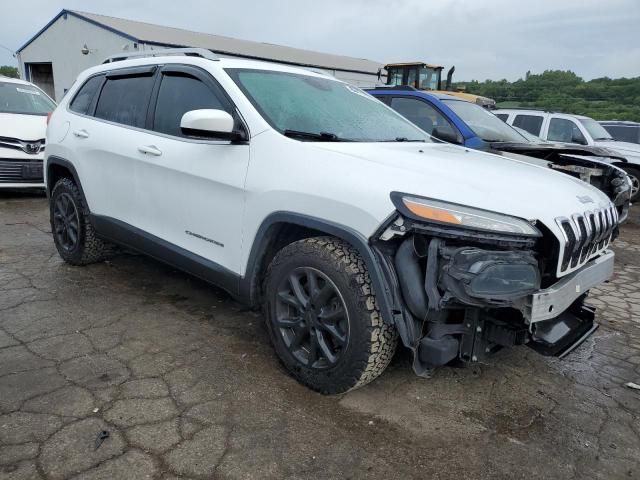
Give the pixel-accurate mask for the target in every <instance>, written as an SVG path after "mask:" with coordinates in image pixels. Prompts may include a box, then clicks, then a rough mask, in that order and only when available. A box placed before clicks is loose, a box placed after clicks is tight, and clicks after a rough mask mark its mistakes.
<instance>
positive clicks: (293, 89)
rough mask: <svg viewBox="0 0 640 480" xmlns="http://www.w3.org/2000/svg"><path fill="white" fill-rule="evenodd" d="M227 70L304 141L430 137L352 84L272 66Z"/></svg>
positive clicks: (279, 126) (279, 124) (267, 115)
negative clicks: (289, 71) (286, 70)
mask: <svg viewBox="0 0 640 480" xmlns="http://www.w3.org/2000/svg"><path fill="white" fill-rule="evenodd" d="M226 71H227V73H228V74H229V75H230V76H231V78H232V79H233V80H234V81H235V82H236V84H237V85H238V87H240V89H241V90H242V91H243V92H244V94H245V95H246V96H247V98H248V99H249V100H250V101H251V103H252V104H253V106H254V107H255V108H256V109H257V110H258V111H259V112H260V114H261V115H262V116H263V118H264V119H265V120H266V121H267V122H269V124H270V125H271V126H272V127H273V128H275V129H276V130H278V131H279V132H280V133H283V134H285V135H288V136H291V137H294V138H297V139H299V140H307V141H340V140H343V141H344V140H347V141H357V142H383V141H421V142H430V141H431V138H430V137H429V136H428V135H427V134H426V133H425V132H423V131H422V130H420V129H418V128H417V127H415V126H414V125H413V124H412V123H410V122H409V121H408V120H405V119H404V118H403V117H402V116H401V115H399V114H398V113H396V112H395V111H393V110H392V109H391V108H389V107H387V106H386V105H384V104H383V103H382V102H380V101H378V100H376V99H375V98H373V97H372V96H371V95H369V94H368V93H365V92H364V91H362V90H360V89H359V88H356V87H352V86H351V85H347V84H345V83H342V82H339V81H336V80H331V79H328V78H322V77H316V76H311V75H304V74H297V73H288V72H278V71H271V70H253V69H227V70H226Z"/></svg>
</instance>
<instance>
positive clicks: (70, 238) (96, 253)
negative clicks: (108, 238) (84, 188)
mask: <svg viewBox="0 0 640 480" xmlns="http://www.w3.org/2000/svg"><path fill="white" fill-rule="evenodd" d="M49 214H50V220H51V232H52V233H53V241H54V243H55V245H56V249H57V250H58V253H59V254H60V256H61V257H62V258H63V260H64V261H65V262H67V263H70V264H72V265H87V264H89V263H94V262H98V261H100V260H103V259H104V258H106V257H107V256H108V255H109V254H110V253H112V249H113V247H112V245H111V244H109V243H107V242H105V241H103V240H101V239H99V238H98V237H97V236H96V233H95V231H94V229H93V225H92V224H91V222H90V220H89V209H88V208H87V206H86V205H85V203H84V201H83V198H82V195H81V194H80V190H79V189H78V187H77V185H76V184H75V183H74V182H73V181H72V180H71V179H69V178H61V179H60V180H58V182H57V183H56V184H55V186H54V187H53V190H52V191H51V199H50V201H49Z"/></svg>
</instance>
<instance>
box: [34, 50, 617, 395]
mask: <svg viewBox="0 0 640 480" xmlns="http://www.w3.org/2000/svg"><path fill="white" fill-rule="evenodd" d="M151 55H154V56H147V57H143V56H134V57H133V58H130V59H123V58H112V59H110V61H109V62H107V63H105V64H103V65H101V66H98V67H95V68H91V69H89V70H87V71H86V72H84V73H82V74H81V75H80V77H79V78H78V80H77V82H76V83H75V85H74V86H73V88H72V89H71V90H70V92H69V93H68V95H67V96H66V98H65V99H64V100H63V101H62V102H61V104H60V106H59V107H58V108H57V109H56V111H55V112H54V113H53V116H52V118H51V121H50V123H49V129H48V134H47V140H48V146H47V151H46V184H47V191H48V194H49V199H50V211H51V225H52V231H53V238H54V241H55V245H56V247H57V249H58V252H59V253H60V255H61V256H62V258H63V259H64V260H66V261H67V262H69V263H71V264H73V265H85V264H89V263H92V262H96V261H99V260H100V259H102V258H104V256H105V255H106V254H107V253H108V252H109V250H110V246H111V245H112V244H119V245H123V246H126V247H127V248H131V249H135V250H138V251H140V252H144V253H146V254H148V255H150V256H152V257H154V258H157V259H159V260H162V261H164V262H166V263H168V264H170V265H173V266H175V267H178V268H181V269H183V270H185V271H187V272H189V273H191V274H193V275H196V276H198V277H200V278H202V279H204V280H207V281H209V282H211V283H213V284H216V285H218V286H220V287H222V288H224V289H225V290H227V291H228V292H229V293H230V294H231V295H233V296H234V297H236V298H238V299H240V300H241V301H243V302H246V303H247V304H249V305H252V306H254V307H262V308H263V309H264V315H265V318H266V324H267V327H268V330H269V332H270V335H271V339H272V342H273V345H274V348H275V351H276V353H277V355H278V356H279V358H280V359H281V361H282V363H283V364H284V365H285V366H286V368H287V369H288V370H289V371H290V372H291V374H292V375H293V376H294V377H295V378H297V379H298V380H299V381H301V382H302V383H304V384H305V385H308V386H309V387H311V388H313V389H315V390H318V391H320V392H323V393H338V392H344V391H347V390H349V389H352V388H356V387H358V386H361V385H363V384H366V383H367V382H369V381H371V380H373V379H374V378H375V377H377V376H378V375H379V374H380V373H381V372H382V371H383V370H384V369H385V367H386V366H387V364H388V363H389V361H390V359H391V357H392V355H393V352H394V350H395V347H396V342H397V339H398V337H399V338H400V339H401V341H402V343H403V344H404V345H405V346H406V347H407V348H409V349H411V350H412V352H413V358H414V364H413V367H414V370H415V372H416V373H418V374H420V375H428V374H429V373H430V372H431V371H432V370H433V369H434V368H436V367H438V366H442V365H445V364H447V363H449V362H452V361H459V362H464V363H470V362H477V361H481V360H482V359H483V358H484V357H486V356H487V355H489V354H490V353H491V352H493V351H495V350H497V349H499V348H501V347H508V346H512V345H517V344H527V345H529V346H531V347H533V348H535V349H537V350H538V351H540V352H542V353H543V354H547V355H563V354H565V353H567V352H568V351H570V350H571V349H572V348H573V347H574V346H575V345H577V344H578V343H579V342H580V340H582V339H583V338H585V337H586V336H588V335H589V334H590V333H591V332H592V331H593V330H594V329H595V324H594V322H593V317H594V310H593V309H592V308H590V307H588V306H587V305H585V304H584V299H585V297H586V294H587V290H588V289H589V288H591V287H593V286H595V285H598V284H600V283H601V282H603V281H605V280H606V279H608V278H609V277H610V276H611V274H612V272H613V258H614V254H613V253H612V252H611V251H609V250H608V246H609V244H610V242H611V241H612V239H613V238H614V237H615V236H616V234H617V232H618V218H619V212H618V211H617V210H616V208H615V207H614V206H613V205H612V203H611V202H610V201H609V199H608V198H607V196H606V195H605V194H604V193H602V192H600V191H599V190H597V189H596V188H593V187H592V186H590V185H588V184H586V183H585V182H582V181H580V180H578V179H575V178H572V177H569V176H567V175H565V174H564V173H559V172H554V171H550V170H549V169H547V168H543V167H538V166H534V165H531V164H528V163H525V162H521V161H518V160H512V159H506V158H503V157H498V156H494V155H491V154H486V153H480V152H476V151H470V150H467V149H465V148H461V147H457V146H452V145H449V144H444V143H441V142H437V141H435V140H433V139H432V138H431V137H429V136H428V135H427V134H425V133H424V132H423V131H422V130H419V129H418V128H416V127H415V126H413V125H412V124H411V123H410V122H408V121H407V120H405V119H404V118H403V117H401V116H400V115H399V114H397V113H396V112H394V111H393V110H392V109H390V108H388V107H387V106H385V105H384V104H382V103H381V102H379V101H378V100H376V99H374V98H373V97H371V96H369V95H368V94H366V93H364V92H363V91H361V90H359V89H357V88H354V87H352V86H350V85H348V84H345V83H343V82H340V81H338V80H336V79H334V78H331V77H328V76H324V75H321V74H318V73H314V72H311V71H307V70H304V69H298V68H291V67H287V66H282V65H276V64H269V63H261V62H255V61H247V60H236V59H218V58H216V57H214V56H213V55H212V54H211V53H210V52H207V51H198V50H175V51H165V52H157V51H156V52H153V53H151Z"/></svg>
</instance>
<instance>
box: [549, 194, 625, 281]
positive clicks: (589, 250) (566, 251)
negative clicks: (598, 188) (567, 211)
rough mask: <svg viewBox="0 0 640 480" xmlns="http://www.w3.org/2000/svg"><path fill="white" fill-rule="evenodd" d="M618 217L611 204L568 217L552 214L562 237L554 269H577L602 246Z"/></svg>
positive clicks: (613, 229) (607, 240) (608, 241)
mask: <svg viewBox="0 0 640 480" xmlns="http://www.w3.org/2000/svg"><path fill="white" fill-rule="evenodd" d="M618 219H619V215H618V211H617V210H616V208H615V206H613V205H612V206H609V207H606V208H600V209H596V210H591V211H590V210H587V211H585V212H582V213H575V214H573V215H571V217H570V218H567V217H558V218H556V223H557V224H558V226H559V227H560V229H561V232H562V235H563V238H564V244H563V245H561V249H560V256H559V259H558V260H559V263H558V273H569V272H570V271H573V270H577V269H578V268H580V267H581V266H582V265H584V264H585V263H586V262H588V261H589V260H590V259H591V258H593V257H594V256H595V255H597V254H599V253H600V252H601V251H602V250H603V249H605V248H606V247H607V246H608V245H609V243H610V242H611V239H612V238H613V233H614V231H615V228H616V226H617V225H618Z"/></svg>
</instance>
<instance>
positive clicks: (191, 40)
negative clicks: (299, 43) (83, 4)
mask: <svg viewBox="0 0 640 480" xmlns="http://www.w3.org/2000/svg"><path fill="white" fill-rule="evenodd" d="M65 14H67V15H73V16H74V17H77V18H80V19H83V20H86V21H88V22H90V23H93V24H94V25H97V26H99V27H102V28H105V29H107V30H109V31H112V32H114V33H116V34H119V35H122V36H124V37H126V38H128V39H129V40H131V41H134V42H138V43H145V44H152V45H161V46H170V47H202V48H206V49H209V50H211V51H213V52H215V53H218V54H223V55H224V54H227V55H234V56H240V57H244V58H252V59H257V60H267V61H273V62H280V63H289V64H292V65H300V66H306V67H317V68H325V69H330V70H342V71H347V72H357V73H366V74H372V75H375V74H377V72H378V70H379V69H380V68H381V67H382V66H383V64H382V63H380V62H375V61H372V60H367V59H364V58H353V57H345V56H341V55H333V54H329V53H321V52H315V51H311V50H302V49H299V48H293V47H286V46H283V45H274V44H271V43H262V42H254V41H250V40H240V39H237V38H231V37H224V36H221V35H213V34H210V33H201V32H192V31H190V30H183V29H180V28H173V27H166V26H162V25H155V24H151V23H144V22H137V21H134V20H127V19H124V18H117V17H109V16H106V15H97V14H95V13H87V12H80V11H75V10H62V11H61V12H60V13H59V14H58V15H56V17H54V18H53V19H52V20H51V21H50V22H49V23H48V24H47V25H45V27H44V28H43V29H42V30H40V31H39V32H38V33H36V34H35V35H34V36H33V37H32V38H31V39H29V41H27V42H26V43H25V44H24V45H23V46H22V47H20V48H19V49H18V53H20V52H21V51H22V50H24V49H25V48H26V47H27V46H28V45H29V44H30V43H31V42H33V41H34V40H35V39H36V38H38V37H39V36H40V35H41V34H42V33H44V31H45V30H47V28H49V26H51V25H52V24H53V23H54V22H55V21H56V20H58V18H60V17H61V16H62V15H65Z"/></svg>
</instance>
